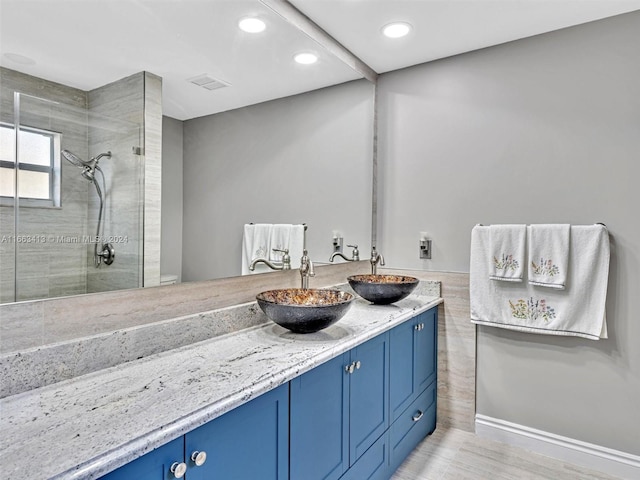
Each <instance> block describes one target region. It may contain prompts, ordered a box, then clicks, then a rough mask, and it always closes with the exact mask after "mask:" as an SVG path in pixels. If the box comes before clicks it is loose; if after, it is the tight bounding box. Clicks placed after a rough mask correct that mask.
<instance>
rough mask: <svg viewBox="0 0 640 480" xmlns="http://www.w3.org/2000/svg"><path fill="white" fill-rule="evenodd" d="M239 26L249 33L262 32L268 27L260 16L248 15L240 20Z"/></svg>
mask: <svg viewBox="0 0 640 480" xmlns="http://www.w3.org/2000/svg"><path fill="white" fill-rule="evenodd" d="M238 27H239V28H240V30H243V31H245V32H248V33H260V32H262V31H263V30H264V29H265V28H267V24H266V23H264V22H263V21H262V20H260V19H259V18H254V17H247V18H243V19H242V20H240V21H239V22H238Z"/></svg>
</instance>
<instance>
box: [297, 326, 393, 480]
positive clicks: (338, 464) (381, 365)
mask: <svg viewBox="0 0 640 480" xmlns="http://www.w3.org/2000/svg"><path fill="white" fill-rule="evenodd" d="M388 338H389V337H388V334H387V333H384V334H382V335H379V336H377V337H375V338H373V339H371V340H369V341H367V342H365V343H363V344H362V345H360V346H358V347H356V348H354V349H352V350H350V351H349V352H347V353H344V354H342V355H341V356H339V357H336V358H334V359H333V360H330V361H328V362H326V363H324V364H322V365H320V366H318V367H316V368H314V369H313V370H311V371H309V372H307V373H305V374H303V375H301V376H300V377H297V378H295V379H293V380H292V381H291V382H290V384H291V387H290V388H291V393H290V415H291V416H290V479H291V480H334V479H338V478H340V477H341V476H342V475H343V474H344V473H345V472H346V471H347V470H348V469H349V467H351V466H353V465H355V464H356V462H357V461H358V459H359V458H360V457H362V456H363V454H364V453H365V452H367V451H368V450H369V448H370V447H371V446H372V445H373V444H374V443H375V442H376V441H377V440H378V439H379V437H380V436H381V435H382V434H383V433H384V432H385V431H386V430H387V428H388V427H389V416H388V410H389V409H388V393H387V392H388V378H389V373H388V368H389V367H388V366H389V341H388ZM376 461H377V460H376V459H373V460H372V465H374V466H375V463H376ZM362 465H364V464H362ZM361 468H362V467H361ZM364 478H367V477H361V480H362V479H364Z"/></svg>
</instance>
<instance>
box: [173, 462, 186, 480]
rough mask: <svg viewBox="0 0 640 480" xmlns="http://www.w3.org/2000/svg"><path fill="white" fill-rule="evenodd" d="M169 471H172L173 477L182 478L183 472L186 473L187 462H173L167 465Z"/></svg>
mask: <svg viewBox="0 0 640 480" xmlns="http://www.w3.org/2000/svg"><path fill="white" fill-rule="evenodd" d="M169 471H170V472H171V473H173V476H174V477H175V478H182V477H184V474H185V473H187V464H186V463H184V462H179V463H178V462H173V463H172V464H171V467H169Z"/></svg>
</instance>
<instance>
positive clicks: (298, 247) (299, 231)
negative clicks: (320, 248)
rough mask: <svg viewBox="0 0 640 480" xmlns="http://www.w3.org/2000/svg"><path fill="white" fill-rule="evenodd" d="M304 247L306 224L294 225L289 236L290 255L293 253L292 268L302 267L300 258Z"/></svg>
mask: <svg viewBox="0 0 640 480" xmlns="http://www.w3.org/2000/svg"><path fill="white" fill-rule="evenodd" d="M303 249H304V225H292V226H291V236H290V237H289V255H291V268H300V259H301V258H302V250H303Z"/></svg>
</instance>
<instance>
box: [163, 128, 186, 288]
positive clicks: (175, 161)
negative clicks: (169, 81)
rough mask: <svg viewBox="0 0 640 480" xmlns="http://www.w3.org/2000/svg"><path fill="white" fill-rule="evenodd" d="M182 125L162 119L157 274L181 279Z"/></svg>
mask: <svg viewBox="0 0 640 480" xmlns="http://www.w3.org/2000/svg"><path fill="white" fill-rule="evenodd" d="M182 124H183V122H181V121H180V120H175V119H173V118H170V117H162V248H161V251H160V271H161V272H162V274H166V273H170V274H175V275H178V279H180V278H181V276H182V158H183V155H182V148H183V147H182Z"/></svg>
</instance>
